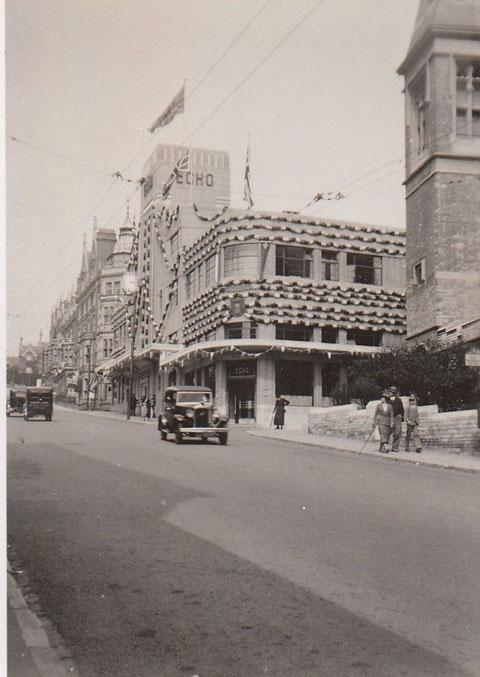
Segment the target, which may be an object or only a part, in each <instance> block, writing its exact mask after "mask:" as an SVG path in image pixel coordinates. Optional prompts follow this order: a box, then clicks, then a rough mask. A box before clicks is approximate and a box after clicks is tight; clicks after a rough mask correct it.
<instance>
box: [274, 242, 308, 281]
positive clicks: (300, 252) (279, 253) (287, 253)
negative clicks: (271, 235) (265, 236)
mask: <svg viewBox="0 0 480 677" xmlns="http://www.w3.org/2000/svg"><path fill="white" fill-rule="evenodd" d="M312 262H313V259H312V250H311V249H305V248H304V247H289V246H286V245H277V246H276V270H275V272H276V274H277V275H284V276H286V277H289V276H295V277H312V273H313V265H312Z"/></svg>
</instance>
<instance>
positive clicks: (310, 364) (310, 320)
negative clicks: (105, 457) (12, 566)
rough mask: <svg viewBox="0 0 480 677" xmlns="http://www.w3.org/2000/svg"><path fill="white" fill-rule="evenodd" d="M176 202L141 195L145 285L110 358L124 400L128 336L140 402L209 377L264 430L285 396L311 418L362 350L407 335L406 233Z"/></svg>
mask: <svg viewBox="0 0 480 677" xmlns="http://www.w3.org/2000/svg"><path fill="white" fill-rule="evenodd" d="M178 152H179V153H181V152H182V151H181V149H180V150H179V151H178ZM210 152H211V153H212V154H214V153H215V151H210ZM154 155H155V154H154ZM174 161H175V156H174V157H173V158H172V163H173V162H174ZM180 187H181V188H182V189H183V184H180ZM204 189H205V190H206V189H207V187H206V186H204ZM223 192H224V191H223ZM176 200H177V198H176V193H175V190H173V189H172V191H171V194H170V196H169V197H168V198H167V199H163V198H162V196H161V194H159V193H157V195H155V193H152V195H151V194H150V191H146V192H145V193H144V196H143V201H142V211H141V219H140V222H139V229H138V243H137V246H136V256H135V260H136V269H137V276H138V283H139V291H138V293H137V294H136V296H135V299H134V301H133V303H132V305H131V306H130V307H129V308H124V309H123V310H122V311H118V312H117V315H116V324H115V328H114V331H115V334H114V354H113V356H112V360H110V361H109V362H107V363H105V364H104V365H103V366H104V373H108V374H109V375H110V377H111V378H112V381H113V382H114V389H115V392H116V393H118V402H117V404H118V405H119V408H120V404H121V403H122V402H123V404H122V406H123V410H125V407H126V396H127V394H128V393H127V391H128V383H127V390H126V389H125V384H126V382H127V380H128V369H129V364H130V349H131V342H132V337H133V341H134V348H135V364H134V382H133V392H134V394H135V395H136V397H137V398H141V397H143V396H149V395H153V394H155V395H156V397H157V401H158V400H159V398H161V397H162V395H163V392H164V390H165V388H166V386H168V385H172V384H174V383H175V384H197V385H206V386H209V387H211V388H212V389H213V390H214V392H215V399H216V404H217V406H218V407H219V408H221V409H223V410H224V411H226V412H227V413H228V415H229V417H230V418H231V419H233V420H237V421H242V420H247V421H253V420H254V421H256V422H257V423H259V424H263V425H265V424H268V422H269V419H270V416H271V412H272V409H273V404H274V400H275V395H278V394H282V395H284V396H286V397H287V399H289V400H290V411H291V412H292V411H293V412H294V414H295V416H296V417H301V416H303V417H306V411H307V408H308V407H310V406H319V405H322V404H323V405H325V404H329V403H331V402H332V396H333V395H334V394H335V392H336V391H337V392H338V389H339V388H341V387H342V385H343V384H344V383H345V378H346V368H347V366H348V364H349V363H350V361H351V360H352V359H356V358H357V357H358V356H361V355H365V354H371V353H375V352H378V351H380V350H382V349H384V348H385V347H391V346H395V345H399V344H401V343H403V341H404V338H405V328H406V327H405V325H406V320H405V298H404V288H405V235H404V233H402V232H401V231H396V230H392V229H391V230H388V229H383V228H378V227H368V226H360V225H356V224H352V223H343V222H329V221H325V220H322V219H315V218H311V217H303V216H301V215H296V214H290V213H271V212H256V211H246V210H232V209H228V208H227V206H226V205H225V206H223V207H219V205H218V203H217V202H216V201H215V200H213V201H211V202H210V203H209V208H208V209H201V208H200V207H199V206H198V205H197V204H196V203H195V202H194V203H191V202H190V203H188V200H185V202H186V203H185V204H180V203H179V202H177V201H176ZM205 202H206V199H205Z"/></svg>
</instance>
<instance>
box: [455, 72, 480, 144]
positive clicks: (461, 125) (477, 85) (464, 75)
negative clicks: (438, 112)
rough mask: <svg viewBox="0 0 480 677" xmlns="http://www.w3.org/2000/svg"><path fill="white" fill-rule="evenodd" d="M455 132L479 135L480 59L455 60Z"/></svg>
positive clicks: (462, 134)
mask: <svg viewBox="0 0 480 677" xmlns="http://www.w3.org/2000/svg"><path fill="white" fill-rule="evenodd" d="M456 109H457V130H456V131H457V134H458V135H459V136H480V61H467V60H458V61H457V101H456Z"/></svg>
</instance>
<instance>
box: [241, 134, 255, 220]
mask: <svg viewBox="0 0 480 677" xmlns="http://www.w3.org/2000/svg"><path fill="white" fill-rule="evenodd" d="M243 199H244V200H245V201H246V203H247V205H248V207H247V208H248V209H250V208H251V207H253V197H252V188H251V186H250V146H248V148H247V159H246V162H245V178H244V183H243Z"/></svg>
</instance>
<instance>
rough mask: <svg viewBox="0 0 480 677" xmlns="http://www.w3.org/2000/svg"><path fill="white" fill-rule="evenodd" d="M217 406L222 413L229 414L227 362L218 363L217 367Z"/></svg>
mask: <svg viewBox="0 0 480 677" xmlns="http://www.w3.org/2000/svg"><path fill="white" fill-rule="evenodd" d="M215 406H216V407H217V409H218V410H219V411H220V412H223V413H224V414H228V402H227V365H226V363H225V362H217V363H216V365H215Z"/></svg>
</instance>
